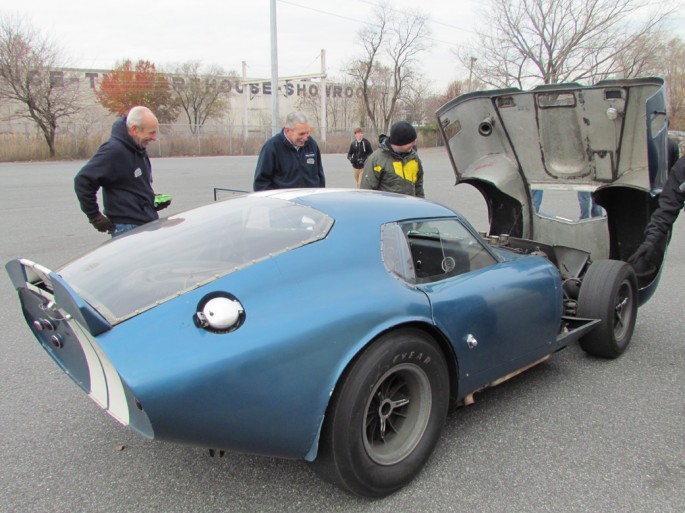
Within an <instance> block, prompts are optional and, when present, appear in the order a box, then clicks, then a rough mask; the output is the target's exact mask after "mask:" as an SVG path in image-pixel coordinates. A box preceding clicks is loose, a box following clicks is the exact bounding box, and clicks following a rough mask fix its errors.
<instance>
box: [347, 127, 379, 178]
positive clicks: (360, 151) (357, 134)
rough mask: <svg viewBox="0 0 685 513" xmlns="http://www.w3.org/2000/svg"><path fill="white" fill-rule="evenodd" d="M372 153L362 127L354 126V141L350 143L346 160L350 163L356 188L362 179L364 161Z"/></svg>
mask: <svg viewBox="0 0 685 513" xmlns="http://www.w3.org/2000/svg"><path fill="white" fill-rule="evenodd" d="M372 153H373V148H372V147H371V143H370V142H369V141H368V140H366V139H365V138H364V130H363V129H362V128H355V130H354V141H352V144H350V149H349V150H348V152H347V160H349V161H350V162H351V163H352V175H353V176H354V182H355V183H356V184H357V189H358V188H359V184H360V183H361V181H362V174H363V173H364V163H365V162H366V159H367V158H369V156H370V155H371V154H372Z"/></svg>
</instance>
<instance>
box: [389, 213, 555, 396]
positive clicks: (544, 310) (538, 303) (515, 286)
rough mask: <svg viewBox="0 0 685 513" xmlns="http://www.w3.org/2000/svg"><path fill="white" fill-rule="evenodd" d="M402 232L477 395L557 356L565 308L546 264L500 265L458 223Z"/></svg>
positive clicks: (507, 261) (526, 260)
mask: <svg viewBox="0 0 685 513" xmlns="http://www.w3.org/2000/svg"><path fill="white" fill-rule="evenodd" d="M402 232H403V233H404V235H405V237H406V240H407V243H408V245H409V248H410V252H411V255H412V263H413V266H414V272H415V276H416V285H417V287H419V288H420V289H421V290H423V291H424V292H425V293H426V295H427V296H428V298H429V300H430V302H431V307H432V312H433V320H434V323H435V325H436V326H437V327H438V328H439V329H440V330H441V331H442V332H443V333H445V334H446V336H447V337H448V338H449V340H450V342H451V344H452V346H453V347H454V350H455V354H456V355H457V360H458V365H459V372H460V379H462V380H466V382H468V383H470V387H474V388H477V387H478V386H481V385H483V384H486V383H489V382H491V381H492V380H493V379H496V378H497V377H500V376H503V375H505V374H507V373H509V372H512V371H514V370H517V369H519V368H521V367H522V366H524V365H526V364H527V363H530V362H532V361H535V360H537V359H538V358H539V357H540V355H541V354H545V353H548V352H551V350H552V349H551V348H553V347H554V341H555V340H556V334H557V331H558V328H559V320H560V316H561V307H562V305H561V294H560V282H559V278H558V276H557V275H556V273H555V272H554V269H553V266H552V265H551V264H550V263H549V262H548V261H547V260H546V259H543V258H540V257H531V256H517V255H511V257H510V258H508V257H505V258H501V257H499V256H498V255H497V254H495V253H494V252H493V251H492V249H491V248H489V247H488V246H487V245H485V244H484V243H483V242H482V240H481V239H479V238H478V237H477V236H475V235H474V234H473V233H472V232H471V231H470V230H469V229H468V228H466V226H464V224H462V223H461V221H460V220H459V219H439V220H430V221H422V222H411V223H404V224H403V225H402Z"/></svg>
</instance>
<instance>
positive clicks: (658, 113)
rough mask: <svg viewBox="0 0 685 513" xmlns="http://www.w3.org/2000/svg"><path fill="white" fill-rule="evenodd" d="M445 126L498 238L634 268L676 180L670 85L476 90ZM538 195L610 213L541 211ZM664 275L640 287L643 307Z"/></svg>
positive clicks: (448, 112)
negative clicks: (578, 199) (560, 196)
mask: <svg viewBox="0 0 685 513" xmlns="http://www.w3.org/2000/svg"><path fill="white" fill-rule="evenodd" d="M437 118H438V123H439V127H440V130H441V132H442V134H443V137H444V139H445V141H447V149H448V153H449V155H450V160H451V163H452V165H453V168H454V172H455V176H456V180H457V183H458V184H459V183H466V184H469V185H472V186H474V187H475V188H477V189H478V190H479V191H480V192H481V194H482V195H483V197H484V199H485V201H486V204H487V207H488V214H489V219H490V230H489V233H490V234H491V235H500V234H508V235H510V236H512V237H518V238H523V239H529V240H534V241H538V242H541V243H544V244H549V245H564V246H569V247H574V248H578V249H582V250H585V251H588V252H589V253H590V254H591V256H592V258H593V259H594V260H598V259H607V258H609V259H615V260H626V259H627V258H628V257H629V256H630V255H632V253H633V252H634V251H635V250H636V249H637V247H638V246H639V244H640V242H641V241H642V237H643V232H644V229H645V227H646V225H647V223H648V222H649V218H650V216H651V214H652V212H653V211H654V209H655V208H656V206H657V203H658V194H659V193H660V191H661V187H662V186H663V184H664V182H665V180H666V177H667V172H668V170H667V154H666V145H667V125H668V123H667V112H666V93H665V86H664V81H663V79H661V78H640V79H626V80H605V81H602V82H598V83H597V84H594V85H591V86H581V85H579V84H573V83H572V84H549V85H543V86H538V87H536V88H534V89H532V90H530V91H522V90H519V89H514V88H509V89H499V90H491V91H479V92H473V93H469V94H466V95H463V96H460V97H458V98H455V99H454V100H452V101H450V102H448V103H447V104H445V105H444V106H443V107H441V108H440V109H439V110H438V112H437ZM533 190H542V191H567V192H569V193H573V194H575V193H577V192H583V191H588V192H592V198H593V200H594V201H595V202H596V203H597V204H598V205H600V206H601V207H602V208H603V209H604V211H605V214H606V215H604V216H602V217H596V218H591V219H586V220H573V219H569V218H565V217H563V216H560V215H556V214H555V213H554V212H549V211H547V212H546V211H544V210H543V209H541V211H540V212H536V211H535V208H534V205H533V200H532V195H533ZM659 277H660V272H659V273H657V274H656V275H655V276H654V277H653V279H651V280H650V281H649V282H648V283H641V289H640V303H641V304H642V303H644V302H645V301H646V300H647V299H649V297H650V296H651V295H652V294H653V293H654V290H655V289H656V286H657V284H658V281H659Z"/></svg>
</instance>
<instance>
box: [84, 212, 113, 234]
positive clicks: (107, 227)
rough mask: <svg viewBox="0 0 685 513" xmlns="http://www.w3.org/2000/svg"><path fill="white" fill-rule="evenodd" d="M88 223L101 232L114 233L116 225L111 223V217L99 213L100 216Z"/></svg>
mask: <svg viewBox="0 0 685 513" xmlns="http://www.w3.org/2000/svg"><path fill="white" fill-rule="evenodd" d="M88 221H89V222H90V224H92V225H93V227H94V228H95V229H96V230H97V231H99V232H107V233H114V223H112V221H110V219H109V217H107V216H103V215H102V214H100V213H99V212H98V215H96V216H95V217H93V218H91V219H88Z"/></svg>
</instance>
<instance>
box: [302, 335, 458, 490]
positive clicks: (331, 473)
mask: <svg viewBox="0 0 685 513" xmlns="http://www.w3.org/2000/svg"><path fill="white" fill-rule="evenodd" d="M448 400H449V374H448V370H447V364H446V363H445V358H444V357H443V355H442V352H441V351H440V349H439V348H438V347H437V345H436V344H435V342H434V341H433V340H432V339H431V338H430V337H428V336H427V335H426V334H425V333H423V332H421V331H418V330H401V331H396V332H392V333H388V334H386V335H384V336H382V337H381V338H380V339H379V340H377V341H376V342H374V343H373V344H372V345H371V346H369V347H368V348H367V349H365V350H364V351H363V352H362V353H361V354H360V355H359V357H358V358H357V359H356V360H355V361H354V362H353V363H352V364H351V367H350V368H349V369H348V370H347V371H346V373H345V375H344V376H343V378H342V380H341V383H340V384H339V385H338V386H337V387H336V392H335V394H334V397H333V399H332V402H331V404H330V406H329V409H328V412H327V415H326V419H325V422H324V427H323V431H322V435H321V440H320V443H319V454H318V457H317V459H316V460H315V461H314V462H313V464H312V466H313V468H314V470H315V471H317V472H318V473H319V474H321V475H322V476H323V477H324V478H326V479H328V480H329V481H332V482H334V483H335V484H337V485H339V486H341V487H343V488H346V489H347V490H349V491H351V492H353V493H356V494H358V495H362V496H366V497H382V496H385V495H388V494H390V493H392V492H394V491H396V490H398V489H399V488H401V487H402V486H404V485H405V484H407V483H408V482H409V481H411V480H412V479H413V478H414V477H415V476H416V474H417V473H418V472H419V471H420V470H421V468H422V467H423V465H424V464H425V463H426V461H427V460H428V457H429V456H430V454H431V452H432V451H433V448H434V447H435V444H436V443H437V441H438V438H439V437H440V433H441V431H442V426H443V424H444V422H445V417H446V415H447V406H448Z"/></svg>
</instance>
